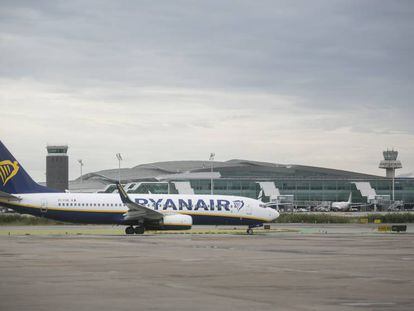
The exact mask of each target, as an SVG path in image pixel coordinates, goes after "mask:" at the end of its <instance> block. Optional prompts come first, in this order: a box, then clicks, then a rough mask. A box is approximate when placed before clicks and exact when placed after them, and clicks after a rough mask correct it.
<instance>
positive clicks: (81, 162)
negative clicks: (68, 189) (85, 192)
mask: <svg viewBox="0 0 414 311" xmlns="http://www.w3.org/2000/svg"><path fill="white" fill-rule="evenodd" d="M78 163H79V166H80V182H81V184H82V183H83V173H82V167H83V160H82V159H79V160H78Z"/></svg>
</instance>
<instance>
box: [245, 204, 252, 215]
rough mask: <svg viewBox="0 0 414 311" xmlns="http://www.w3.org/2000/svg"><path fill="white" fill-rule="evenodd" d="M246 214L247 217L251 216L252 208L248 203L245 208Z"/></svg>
mask: <svg viewBox="0 0 414 311" xmlns="http://www.w3.org/2000/svg"><path fill="white" fill-rule="evenodd" d="M246 214H247V215H251V214H252V206H251V205H250V204H249V203H247V206H246Z"/></svg>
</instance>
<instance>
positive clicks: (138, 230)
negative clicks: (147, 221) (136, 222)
mask: <svg viewBox="0 0 414 311" xmlns="http://www.w3.org/2000/svg"><path fill="white" fill-rule="evenodd" d="M144 232H145V228H144V226H136V227H135V228H134V227H133V226H129V227H126V228H125V234H128V235H129V234H134V233H135V234H144Z"/></svg>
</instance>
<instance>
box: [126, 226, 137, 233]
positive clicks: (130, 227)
mask: <svg viewBox="0 0 414 311" xmlns="http://www.w3.org/2000/svg"><path fill="white" fill-rule="evenodd" d="M134 232H135V230H134V227H132V226H129V227H126V228H125V234H134Z"/></svg>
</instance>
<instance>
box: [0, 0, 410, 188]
mask: <svg viewBox="0 0 414 311" xmlns="http://www.w3.org/2000/svg"><path fill="white" fill-rule="evenodd" d="M413 38H414V1H411V0H406V1H398V0H393V1H386V0H384V1H379V0H373V1H361V0H358V1H350V0H344V1H334V0H327V1H308V0H304V1H292V0H287V1H223V0H220V1H212V0H209V1H167V0H166V1H102V0H99V1H98V0H97V1H73V0H72V1H4V0H0V111H1V112H0V138H1V140H2V141H3V143H5V144H6V146H7V147H8V148H9V150H10V151H11V152H12V153H13V154H14V155H15V156H16V158H17V159H18V160H19V161H20V162H21V163H22V164H23V165H24V167H25V168H26V169H27V171H29V173H30V174H31V175H32V176H33V177H34V178H35V179H37V180H45V155H46V149H45V146H46V144H56V143H58V144H59V143H64V144H68V145H69V155H70V177H71V178H76V177H78V176H79V166H78V164H77V159H80V158H82V159H83V161H84V163H85V166H84V172H91V171H96V170H100V169H107V168H115V167H116V166H117V160H116V157H115V154H116V153H117V152H121V153H122V155H123V156H124V159H125V160H124V161H123V166H127V167H131V166H135V165H137V164H141V163H148V162H155V161H168V160H202V159H205V160H207V159H208V157H209V154H210V152H215V153H216V160H223V161H224V160H229V159H232V158H243V159H250V160H259V161H270V162H275V163H285V164H306V165H314V166H323V167H332V168H339V169H346V170H354V171H359V172H365V173H372V174H378V175H383V174H384V172H383V171H382V170H380V169H378V163H379V161H380V160H381V159H382V154H381V152H382V150H383V149H386V148H387V147H389V148H391V147H395V148H396V149H398V150H399V151H400V156H399V158H400V159H401V161H402V162H403V166H404V168H403V169H402V170H400V171H399V173H407V172H413V171H414V103H413V99H414V83H413V82H414V57H413V55H414V40H413Z"/></svg>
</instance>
